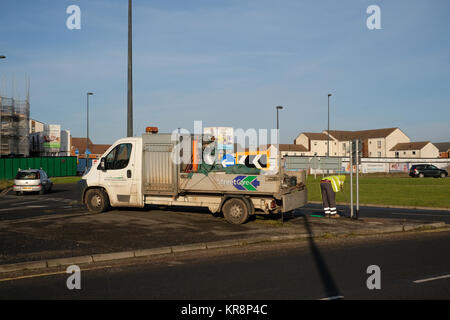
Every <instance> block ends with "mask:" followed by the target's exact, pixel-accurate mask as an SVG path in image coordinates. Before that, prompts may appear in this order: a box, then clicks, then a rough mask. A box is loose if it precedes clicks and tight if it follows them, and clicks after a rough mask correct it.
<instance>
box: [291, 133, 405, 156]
mask: <svg viewBox="0 0 450 320" xmlns="http://www.w3.org/2000/svg"><path fill="white" fill-rule="evenodd" d="M328 134H329V135H328ZM328 139H329V144H330V145H329V150H330V156H332V157H333V156H335V157H346V156H349V152H350V144H351V142H352V141H353V140H355V139H359V140H361V141H362V149H363V150H362V151H363V157H366V158H367V157H380V158H381V157H393V156H394V153H393V152H390V150H391V149H392V148H393V147H394V146H395V145H397V144H398V143H402V142H410V139H409V137H408V136H407V135H406V134H405V133H404V132H403V131H402V130H400V129H399V128H383V129H372V130H360V131H344V130H330V131H329V132H328V131H327V130H324V131H323V132H322V133H311V132H304V133H301V134H300V135H299V136H298V137H297V138H296V139H295V142H294V143H295V144H301V145H303V146H304V147H305V148H307V149H308V151H309V154H308V155H310V156H327V154H328Z"/></svg>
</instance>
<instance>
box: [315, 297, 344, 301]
mask: <svg viewBox="0 0 450 320" xmlns="http://www.w3.org/2000/svg"><path fill="white" fill-rule="evenodd" d="M341 299H344V296H333V297H327V298H322V299H319V300H341Z"/></svg>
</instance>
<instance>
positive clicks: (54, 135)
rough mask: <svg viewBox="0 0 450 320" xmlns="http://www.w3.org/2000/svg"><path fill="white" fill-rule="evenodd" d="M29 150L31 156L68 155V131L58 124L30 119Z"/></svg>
mask: <svg viewBox="0 0 450 320" xmlns="http://www.w3.org/2000/svg"><path fill="white" fill-rule="evenodd" d="M29 127H30V129H29V130H30V134H29V150H30V156H32V157H42V156H51V157H57V156H58V157H63V156H70V131H69V130H61V126H60V125H59V124H45V123H43V122H40V121H37V120H33V119H30V123H29Z"/></svg>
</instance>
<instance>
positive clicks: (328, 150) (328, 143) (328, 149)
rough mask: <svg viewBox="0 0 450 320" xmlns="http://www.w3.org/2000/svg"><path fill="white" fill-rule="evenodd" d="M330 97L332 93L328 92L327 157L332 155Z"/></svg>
mask: <svg viewBox="0 0 450 320" xmlns="http://www.w3.org/2000/svg"><path fill="white" fill-rule="evenodd" d="M330 97H331V93H329V94H328V130H327V133H328V141H327V157H329V156H330Z"/></svg>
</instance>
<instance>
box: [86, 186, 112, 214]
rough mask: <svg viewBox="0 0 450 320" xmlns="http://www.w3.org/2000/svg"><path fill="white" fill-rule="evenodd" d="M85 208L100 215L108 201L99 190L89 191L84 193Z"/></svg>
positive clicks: (104, 194)
mask: <svg viewBox="0 0 450 320" xmlns="http://www.w3.org/2000/svg"><path fill="white" fill-rule="evenodd" d="M85 202H86V207H87V208H88V209H89V211H91V212H93V213H100V212H103V211H105V210H106V208H107V207H108V205H109V199H108V196H107V195H106V193H105V192H104V191H103V190H101V189H90V190H88V191H87V192H86V200H85Z"/></svg>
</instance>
